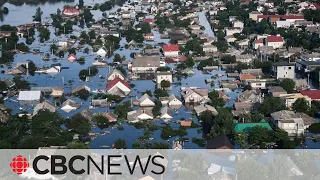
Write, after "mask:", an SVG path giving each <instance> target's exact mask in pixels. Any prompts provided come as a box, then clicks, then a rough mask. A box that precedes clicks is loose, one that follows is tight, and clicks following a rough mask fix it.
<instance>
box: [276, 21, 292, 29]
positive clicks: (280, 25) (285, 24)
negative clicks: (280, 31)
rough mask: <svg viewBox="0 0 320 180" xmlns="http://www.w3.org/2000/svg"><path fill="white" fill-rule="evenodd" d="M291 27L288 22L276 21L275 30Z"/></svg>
mask: <svg viewBox="0 0 320 180" xmlns="http://www.w3.org/2000/svg"><path fill="white" fill-rule="evenodd" d="M290 26H291V22H290V21H276V27H277V28H289V27H290Z"/></svg>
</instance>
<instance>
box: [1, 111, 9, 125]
mask: <svg viewBox="0 0 320 180" xmlns="http://www.w3.org/2000/svg"><path fill="white" fill-rule="evenodd" d="M9 117H10V116H9V114H7V113H6V112H4V111H0V122H1V123H7V122H8V121H9Z"/></svg>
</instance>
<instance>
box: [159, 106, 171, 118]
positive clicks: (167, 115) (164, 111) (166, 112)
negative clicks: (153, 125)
mask: <svg viewBox="0 0 320 180" xmlns="http://www.w3.org/2000/svg"><path fill="white" fill-rule="evenodd" d="M160 118H161V119H164V120H169V119H172V112H171V109H170V108H169V107H168V106H165V107H163V108H161V116H160Z"/></svg>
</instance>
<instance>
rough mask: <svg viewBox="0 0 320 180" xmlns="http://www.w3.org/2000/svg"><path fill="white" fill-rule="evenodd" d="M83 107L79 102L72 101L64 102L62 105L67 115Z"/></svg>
mask: <svg viewBox="0 0 320 180" xmlns="http://www.w3.org/2000/svg"><path fill="white" fill-rule="evenodd" d="M80 107H81V104H78V103H77V102H75V101H73V100H72V99H67V100H66V101H64V102H63V103H62V105H61V110H63V111H64V112H66V113H69V112H71V111H73V110H76V109H78V108H80Z"/></svg>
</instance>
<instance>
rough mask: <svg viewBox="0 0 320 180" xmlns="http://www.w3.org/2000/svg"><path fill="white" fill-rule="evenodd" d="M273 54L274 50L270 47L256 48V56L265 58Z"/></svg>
mask: <svg viewBox="0 0 320 180" xmlns="http://www.w3.org/2000/svg"><path fill="white" fill-rule="evenodd" d="M274 52H275V50H274V49H273V47H272V46H259V47H258V53H257V54H258V55H259V56H260V57H261V56H262V55H263V56H267V55H271V54H273V53H274Z"/></svg>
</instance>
